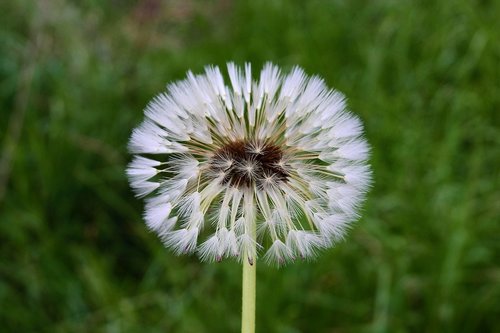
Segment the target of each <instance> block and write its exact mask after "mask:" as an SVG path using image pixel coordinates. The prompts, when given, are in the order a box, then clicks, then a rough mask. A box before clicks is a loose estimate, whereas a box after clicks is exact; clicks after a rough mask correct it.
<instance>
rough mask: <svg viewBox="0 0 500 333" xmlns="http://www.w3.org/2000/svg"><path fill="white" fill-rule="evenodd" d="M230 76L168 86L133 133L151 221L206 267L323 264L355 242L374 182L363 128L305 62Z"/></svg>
mask: <svg viewBox="0 0 500 333" xmlns="http://www.w3.org/2000/svg"><path fill="white" fill-rule="evenodd" d="M227 69H228V76H229V82H225V81H224V78H223V75H222V73H221V71H220V69H219V68H218V67H213V66H209V67H207V68H206V69H205V73H204V74H201V75H195V74H193V73H191V72H189V73H188V75H187V78H186V79H185V80H182V81H178V82H174V83H172V84H169V85H168V86H167V91H166V92H165V93H161V94H160V95H158V96H157V97H155V98H154V99H153V100H152V101H151V102H150V103H149V104H148V105H147V107H146V109H145V120H144V121H143V123H142V124H140V125H139V126H138V127H137V128H136V129H135V130H134V131H133V133H132V136H131V138H130V142H129V149H130V151H131V152H132V153H133V154H135V156H134V159H133V160H132V162H131V163H130V164H129V166H128V169H127V175H128V177H129V179H130V184H131V186H132V188H133V189H134V191H135V193H136V195H137V196H138V197H147V198H146V206H145V213H144V219H145V221H146V224H147V226H148V227H149V229H151V230H152V231H153V232H156V233H157V234H158V235H159V236H160V237H161V239H162V240H163V242H164V244H165V245H166V246H167V247H169V248H171V249H173V250H174V252H175V253H177V254H183V253H193V252H196V253H197V254H198V255H199V257H200V258H201V259H202V260H207V261H220V260H222V259H223V258H228V257H235V258H238V259H239V260H243V258H247V259H248V260H249V261H250V262H253V261H254V260H256V259H257V257H258V256H259V254H262V253H263V257H264V258H265V261H266V262H268V263H272V264H277V265H282V264H285V263H287V262H289V261H293V260H295V259H297V258H302V259H306V258H312V257H314V256H315V255H316V254H317V253H318V250H320V249H322V248H327V247H330V246H332V244H334V243H335V242H336V241H337V240H339V239H342V238H343V237H344V234H345V232H346V231H347V229H348V227H349V225H350V224H351V223H352V222H353V221H354V220H355V219H356V218H357V216H358V213H357V212H358V209H359V206H360V204H361V203H362V201H363V200H364V195H365V193H366V191H367V189H368V187H369V185H370V183H371V170H370V167H369V165H368V164H367V158H368V154H369V145H368V143H367V142H366V140H365V139H364V138H363V136H362V133H363V126H362V123H361V121H360V120H359V118H358V117H356V116H355V115H353V114H352V113H351V112H349V111H348V110H347V106H346V99H345V96H344V95H343V94H341V93H340V92H338V91H335V90H332V89H329V88H328V87H327V86H326V85H325V82H324V81H323V80H322V79H320V78H319V77H316V76H313V77H309V76H307V75H306V74H305V72H304V71H303V70H302V69H301V68H299V67H295V68H293V70H292V71H291V72H290V73H289V74H282V72H281V71H280V69H279V68H278V67H276V66H274V65H272V64H270V63H268V64H266V65H265V66H264V68H263V69H262V71H261V73H260V77H259V78H258V79H257V80H253V79H252V76H251V66H250V64H246V65H245V66H244V68H240V67H238V66H236V65H235V64H233V63H229V64H228V66H227Z"/></svg>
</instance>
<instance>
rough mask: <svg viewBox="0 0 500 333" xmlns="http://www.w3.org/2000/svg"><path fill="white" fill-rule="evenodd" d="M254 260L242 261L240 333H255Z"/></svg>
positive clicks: (255, 264)
mask: <svg viewBox="0 0 500 333" xmlns="http://www.w3.org/2000/svg"><path fill="white" fill-rule="evenodd" d="M256 266H257V262H256V260H255V258H251V259H250V258H248V257H247V258H245V259H243V288H242V289H243V290H242V307H241V308H242V312H241V333H254V332H255V273H256V271H257V267H256Z"/></svg>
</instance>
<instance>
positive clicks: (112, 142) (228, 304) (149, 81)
mask: <svg viewBox="0 0 500 333" xmlns="http://www.w3.org/2000/svg"><path fill="white" fill-rule="evenodd" d="M0 11H1V12H2V13H3V14H2V20H1V21H0V144H1V147H2V151H1V155H0V304H1V306H0V331H2V332H179V333H203V332H237V331H238V330H239V325H240V324H239V320H240V313H239V308H240V291H241V290H240V288H241V281H240V277H241V269H240V266H239V265H238V264H237V263H234V262H222V263H218V264H204V263H199V262H198V260H197V259H196V258H191V257H175V256H174V255H172V254H171V253H170V252H169V251H168V250H166V249H164V248H163V246H162V244H161V242H160V241H159V240H158V239H157V237H156V236H155V235H153V234H151V233H148V232H147V230H146V228H145V226H144V224H143V222H142V220H141V210H142V203H141V202H140V201H139V200H136V199H135V198H134V197H133V195H132V193H131V191H130V189H129V187H128V184H127V179H126V177H125V175H124V168H125V165H126V164H127V163H128V161H129V160H130V156H129V155H128V153H127V151H126V144H127V140H128V137H129V135H130V132H131V129H132V128H133V127H134V126H136V125H137V124H138V123H139V122H140V120H141V119H142V117H143V116H142V112H141V110H142V109H143V107H144V106H145V104H146V103H147V101H148V100H149V99H150V98H151V97H152V96H154V95H155V94H156V93H158V92H160V91H161V90H162V89H163V88H164V86H165V84H166V83H167V82H169V81H172V80H176V79H180V78H182V77H183V76H184V75H185V72H186V71H187V70H189V69H192V70H193V71H200V70H202V68H203V66H204V65H205V64H217V65H224V63H225V62H226V61H228V60H234V61H236V62H238V63H243V62H244V61H251V62H252V63H253V64H254V68H256V69H257V68H259V67H260V66H261V65H262V64H263V63H264V62H266V61H268V60H270V61H273V62H275V63H276V64H278V65H280V66H282V67H284V68H286V69H289V68H291V67H292V66H293V65H295V64H298V65H300V66H302V67H303V68H305V69H306V71H307V72H308V73H310V74H319V75H321V76H322V77H324V78H325V79H326V81H327V82H328V84H329V85H330V86H333V87H335V88H337V89H339V90H341V91H343V92H344V93H345V94H346V95H347V96H348V98H349V103H350V106H351V108H352V109H353V110H354V111H355V112H356V113H357V114H358V115H360V117H361V118H362V119H363V121H364V123H365V127H366V132H367V137H368V139H369V141H370V143H371V145H372V148H373V154H372V165H373V169H374V175H375V185H374V187H373V189H372V191H371V192H370V194H369V198H368V200H367V203H366V205H365V208H364V212H363V217H362V218H361V220H360V221H359V223H357V224H356V226H355V227H354V228H353V230H352V231H351V233H350V235H349V237H348V238H347V240H346V241H345V242H343V243H341V244H339V245H338V246H337V247H336V248H334V249H332V250H329V251H326V252H325V253H323V254H322V255H321V256H320V257H319V258H318V260H317V261H315V262H312V263H308V262H304V263H297V264H294V265H289V266H287V267H285V268H282V269H279V270H278V269H275V268H271V267H265V266H264V265H260V266H259V270H258V273H257V279H258V292H257V331H258V332H276V333H295V332H319V333H322V332H324V333H327V332H328V333H331V332H374V333H377V332H422V331H423V332H498V331H500V320H499V319H498V318H500V301H499V300H500V268H499V262H500V239H499V235H500V206H499V202H500V194H499V187H500V174H499V165H500V134H499V125H500V118H499V106H500V88H499V78H500V66H499V61H500V44H499V43H498V40H499V37H500V36H499V33H498V32H499V31H500V24H499V22H500V21H498V17H499V16H500V5H499V3H498V2H495V1H486V0H485V1H465V0H463V1H461V0H457V1H420V2H410V1H389V0H387V1H377V2H364V1H340V0H338V1H319V0H311V1H307V2H305V1H284V0H274V1H263V0H255V1H248V2H247V1H235V2H231V1H207V2H203V1H171V2H165V3H162V2H160V1H155V0H147V1H142V2H138V1H131V0H128V1H109V2H103V3H101V2H99V1H90V0H89V1H81V2H79V1H70V0H52V1H28V0H19V1H4V2H2V3H1V4H0Z"/></svg>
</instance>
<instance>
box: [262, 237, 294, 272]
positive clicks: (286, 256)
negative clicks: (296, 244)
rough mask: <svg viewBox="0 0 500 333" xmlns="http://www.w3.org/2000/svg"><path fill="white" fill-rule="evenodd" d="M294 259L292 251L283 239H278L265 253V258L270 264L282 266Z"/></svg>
mask: <svg viewBox="0 0 500 333" xmlns="http://www.w3.org/2000/svg"><path fill="white" fill-rule="evenodd" d="M290 259H292V252H291V251H290V249H289V248H288V246H286V245H285V244H284V243H283V242H282V241H281V240H279V239H277V240H275V241H274V242H273V245H271V247H270V248H269V250H267V252H266V254H265V255H264V260H265V261H266V262H268V263H270V264H277V265H278V266H282V265H283V264H285V263H286V262H287V261H289V260H290Z"/></svg>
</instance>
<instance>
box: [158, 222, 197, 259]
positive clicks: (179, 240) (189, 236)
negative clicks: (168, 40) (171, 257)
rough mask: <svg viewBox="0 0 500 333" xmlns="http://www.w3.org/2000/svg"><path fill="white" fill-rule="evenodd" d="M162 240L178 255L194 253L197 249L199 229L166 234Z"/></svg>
mask: <svg viewBox="0 0 500 333" xmlns="http://www.w3.org/2000/svg"><path fill="white" fill-rule="evenodd" d="M162 239H163V242H164V243H165V245H166V246H168V247H170V248H172V249H173V250H174V251H175V253H177V254H183V253H192V252H193V251H194V250H195V249H196V241H197V239H198V228H192V229H179V230H175V231H170V232H167V233H164V234H163V235H162Z"/></svg>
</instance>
